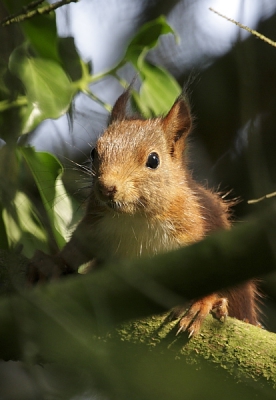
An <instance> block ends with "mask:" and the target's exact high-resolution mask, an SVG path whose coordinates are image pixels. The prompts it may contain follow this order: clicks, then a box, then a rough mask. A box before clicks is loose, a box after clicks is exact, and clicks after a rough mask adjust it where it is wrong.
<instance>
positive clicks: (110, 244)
mask: <svg viewBox="0 0 276 400" xmlns="http://www.w3.org/2000/svg"><path fill="white" fill-rule="evenodd" d="M95 234H96V236H97V242H98V243H101V246H99V248H98V252H99V253H98V254H97V256H98V257H99V258H101V259H102V260H108V259H110V258H111V259H114V258H137V257H140V256H146V255H154V254H157V253H162V252H166V251H168V250H172V249H174V248H176V247H178V246H179V244H178V242H177V241H176V240H175V239H174V237H173V228H172V227H171V226H170V225H169V224H167V223H162V224H161V223H160V222H149V220H148V219H147V218H146V217H145V216H143V215H133V216H130V215H124V214H109V215H108V216H105V217H103V218H102V219H101V220H100V221H99V222H98V223H97V227H95Z"/></svg>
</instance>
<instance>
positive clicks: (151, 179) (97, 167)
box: [91, 92, 192, 216]
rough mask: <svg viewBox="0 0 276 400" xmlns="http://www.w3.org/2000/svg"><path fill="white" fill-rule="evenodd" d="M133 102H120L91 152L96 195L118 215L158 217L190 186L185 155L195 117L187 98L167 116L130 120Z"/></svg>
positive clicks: (121, 99)
mask: <svg viewBox="0 0 276 400" xmlns="http://www.w3.org/2000/svg"><path fill="white" fill-rule="evenodd" d="M128 97H129V93H128V92H125V93H123V94H122V95H121V96H120V97H119V98H118V100H117V101H116V103H115V105H114V107H113V110H112V113H111V116H110V124H109V126H108V127H107V129H106V130H105V132H104V133H103V135H102V136H101V137H100V138H99V140H98V142H97V144H96V146H95V148H93V149H92V151H91V158H92V164H93V165H92V169H93V175H94V183H93V196H95V198H96V200H97V201H99V203H101V204H102V205H105V206H106V207H107V208H108V209H110V210H113V211H115V212H118V213H129V214H134V213H136V212H140V213H146V214H147V215H152V216H156V215H157V214H158V213H159V212H161V213H162V211H163V212H165V211H166V209H167V207H168V205H169V204H170V202H171V201H172V199H173V198H174V199H175V197H176V196H177V195H178V191H179V189H180V186H183V185H185V176H186V170H185V161H184V159H183V152H184V149H185V142H186V137H187V135H188V133H189V132H190V130H191V125H192V118H191V114H190V110H189V107H188V105H187V102H186V101H185V100H184V98H183V97H182V96H180V97H179V98H178V99H177V100H176V101H175V103H174V104H173V106H172V108H171V109H170V111H169V112H168V114H167V115H166V116H165V117H158V118H152V119H148V120H144V119H142V118H137V117H128V116H127V115H126V105H127V101H128ZM182 193H183V190H182Z"/></svg>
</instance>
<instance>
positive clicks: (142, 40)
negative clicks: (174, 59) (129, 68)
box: [125, 15, 174, 64]
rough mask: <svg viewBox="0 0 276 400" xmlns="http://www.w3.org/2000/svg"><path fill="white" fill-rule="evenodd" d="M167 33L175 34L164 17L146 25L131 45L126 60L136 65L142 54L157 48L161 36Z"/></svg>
mask: <svg viewBox="0 0 276 400" xmlns="http://www.w3.org/2000/svg"><path fill="white" fill-rule="evenodd" d="M167 33H172V34H174V31H173V29H172V28H171V27H170V25H169V24H168V23H167V22H166V19H165V17H164V16H162V15H161V16H160V17H158V18H156V19H155V20H153V21H150V22H148V23H146V24H145V25H143V26H142V27H141V28H140V30H139V31H138V33H137V34H136V35H135V36H134V38H133V39H132V40H131V42H130V43H129V45H128V48H127V51H126V55H125V59H127V60H128V61H130V62H132V63H133V64H136V62H137V60H138V58H139V56H140V54H141V53H142V52H144V51H145V50H146V51H149V50H150V49H152V48H153V47H155V46H156V45H157V42H158V40H159V38H160V36H161V35H164V34H167Z"/></svg>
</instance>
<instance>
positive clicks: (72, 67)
mask: <svg viewBox="0 0 276 400" xmlns="http://www.w3.org/2000/svg"><path fill="white" fill-rule="evenodd" d="M58 46H59V54H60V57H61V59H62V65H63V67H64V69H65V71H66V72H67V74H68V75H69V76H70V78H71V79H72V81H77V80H79V79H81V78H82V73H83V71H82V60H81V58H80V56H79V53H78V51H77V49H76V46H75V41H74V38H73V37H66V38H59V41H58ZM89 75H90V74H89Z"/></svg>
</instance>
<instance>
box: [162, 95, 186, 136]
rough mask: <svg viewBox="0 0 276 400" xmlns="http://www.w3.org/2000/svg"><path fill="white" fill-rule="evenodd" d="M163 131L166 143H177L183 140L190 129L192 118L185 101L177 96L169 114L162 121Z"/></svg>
mask: <svg viewBox="0 0 276 400" xmlns="http://www.w3.org/2000/svg"><path fill="white" fill-rule="evenodd" d="M162 124H163V129H164V131H165V134H166V136H167V139H168V141H170V142H174V143H176V142H178V141H179V140H180V139H183V140H182V141H184V140H185V138H186V136H187V135H188V133H189V132H190V130H191V128H192V117H191V112H190V108H189V106H188V104H187V101H186V100H185V99H184V98H183V96H179V97H178V99H177V100H176V101H175V103H174V105H173V106H172V108H171V109H170V111H169V113H168V114H167V115H166V117H164V118H163V120H162Z"/></svg>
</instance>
